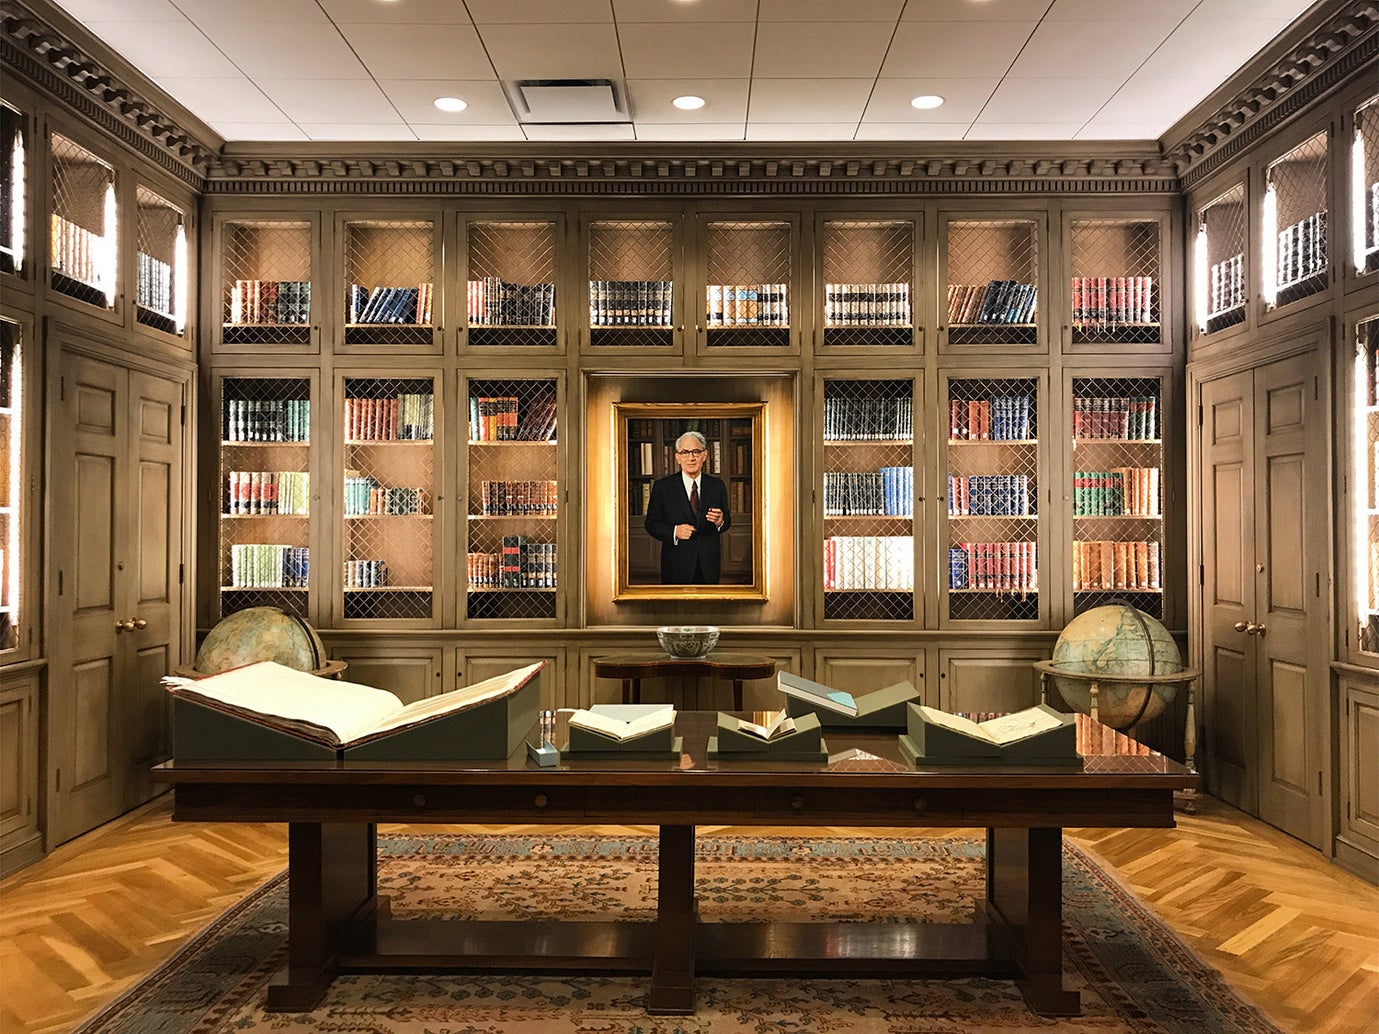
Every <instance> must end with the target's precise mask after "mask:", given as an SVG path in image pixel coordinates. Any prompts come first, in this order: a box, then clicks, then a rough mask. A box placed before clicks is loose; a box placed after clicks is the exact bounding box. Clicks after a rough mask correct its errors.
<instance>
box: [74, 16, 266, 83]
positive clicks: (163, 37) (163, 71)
mask: <svg viewBox="0 0 1379 1034" xmlns="http://www.w3.org/2000/svg"><path fill="white" fill-rule="evenodd" d="M89 27H90V29H91V31H92V32H94V33H95V34H96V35H97V36H99V37H100V38H101V39H103V40H105V42H107V43H109V44H110V45H111V46H112V47H114V48H115V49H116V50H118V51H119V52H120V53H121V54H123V55H124V56H125V60H127V61H128V62H129V63H130V64H132V65H133V66H134V67H135V68H137V69H139V70H140V71H141V72H143V73H144V74H145V75H146V76H148V77H149V78H150V79H158V78H160V77H162V76H165V75H211V76H237V75H239V74H240V73H239V69H238V68H236V67H235V65H234V62H232V61H231V60H230V59H229V58H228V57H226V56H225V55H224V54H222V53H221V52H220V51H219V50H218V49H216V46H215V44H214V43H212V42H211V41H210V40H208V39H207V38H206V37H205V35H204V34H203V33H202V32H201V30H200V29H198V28H197V27H196V26H195V25H193V24H192V23H191V22H188V21H182V22H126V21H119V22H95V23H93V24H92V25H91V26H89Z"/></svg>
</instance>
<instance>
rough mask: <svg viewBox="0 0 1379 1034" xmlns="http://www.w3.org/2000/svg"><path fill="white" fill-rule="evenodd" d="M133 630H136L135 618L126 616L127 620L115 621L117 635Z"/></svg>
mask: <svg viewBox="0 0 1379 1034" xmlns="http://www.w3.org/2000/svg"><path fill="white" fill-rule="evenodd" d="M133 631H134V619H133V618H125V620H123V621H116V622H115V634H116V635H119V634H120V633H121V632H133Z"/></svg>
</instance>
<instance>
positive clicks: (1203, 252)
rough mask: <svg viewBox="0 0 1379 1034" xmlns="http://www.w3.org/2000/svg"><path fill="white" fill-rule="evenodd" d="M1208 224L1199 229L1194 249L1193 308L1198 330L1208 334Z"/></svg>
mask: <svg viewBox="0 0 1379 1034" xmlns="http://www.w3.org/2000/svg"><path fill="white" fill-rule="evenodd" d="M1209 274H1210V270H1209V269H1208V266H1207V224H1206V223H1203V224H1202V225H1201V226H1199V227H1197V240H1196V241H1195V242H1194V243H1193V249H1192V308H1193V311H1194V313H1195V315H1196V317H1197V329H1198V330H1199V331H1201V332H1202V333H1203V334H1205V333H1206V332H1207V319H1208V317H1209V315H1210V313H1209V312H1208V310H1209V309H1210V308H1211V299H1210V298H1209V297H1208V291H1209V288H1208V286H1207V278H1208V276H1209Z"/></svg>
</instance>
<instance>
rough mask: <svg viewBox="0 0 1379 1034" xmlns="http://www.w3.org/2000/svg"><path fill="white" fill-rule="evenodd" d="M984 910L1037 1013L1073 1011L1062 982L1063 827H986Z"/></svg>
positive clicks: (1078, 1005) (1078, 1002)
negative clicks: (1007, 951)
mask: <svg viewBox="0 0 1379 1034" xmlns="http://www.w3.org/2000/svg"><path fill="white" fill-rule="evenodd" d="M986 913H987V921H988V923H989V924H990V927H991V929H992V932H993V933H994V934H995V935H996V936H997V937H999V938H1000V939H1001V940H1002V941H1004V942H1005V944H1006V946H1007V947H1008V948H1009V949H1010V951H1011V954H1012V956H1013V957H1014V960H1015V964H1016V965H1017V966H1018V967H1019V969H1020V974H1021V975H1020V977H1019V978H1018V979H1017V980H1016V981H1015V985H1016V987H1018V988H1019V989H1020V993H1021V994H1022V995H1024V998H1025V1003H1026V1004H1027V1005H1028V1006H1029V1007H1030V1009H1031V1010H1033V1011H1034V1012H1036V1013H1038V1014H1039V1015H1041V1016H1077V1015H1080V1014H1081V1012H1082V998H1081V995H1080V994H1079V993H1078V992H1077V991H1069V990H1066V989H1064V987H1063V831H1062V830H1061V829H1049V828H1040V829H988V830H987V831H986Z"/></svg>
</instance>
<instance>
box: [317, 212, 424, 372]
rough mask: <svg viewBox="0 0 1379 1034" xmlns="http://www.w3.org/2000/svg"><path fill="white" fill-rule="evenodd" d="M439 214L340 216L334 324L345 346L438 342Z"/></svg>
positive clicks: (412, 346) (407, 347)
mask: <svg viewBox="0 0 1379 1034" xmlns="http://www.w3.org/2000/svg"><path fill="white" fill-rule="evenodd" d="M439 225H440V223H439V219H435V218H416V219H405V218H393V219H373V218H345V219H343V220H342V221H341V224H340V229H339V238H338V239H339V240H340V242H341V247H342V248H343V255H342V256H341V259H342V264H343V265H342V268H343V270H344V283H343V297H342V311H341V313H340V324H341V326H343V327H344V334H343V339H342V340H341V344H342V345H343V346H344V348H345V350H346V351H354V350H355V348H356V346H360V347H361V350H365V351H370V352H375V351H377V350H378V349H386V350H388V351H394V350H396V351H412V352H416V351H433V350H437V349H439V348H440V334H439V331H438V322H439V321H438V316H439V314H440V312H441V311H442V310H441V305H440V299H439V298H438V297H437V292H436V286H437V284H436V269H437V268H438V266H439V262H438V260H437V256H438V255H439V254H440V232H439Z"/></svg>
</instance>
